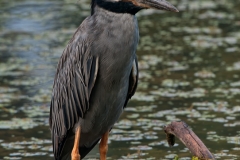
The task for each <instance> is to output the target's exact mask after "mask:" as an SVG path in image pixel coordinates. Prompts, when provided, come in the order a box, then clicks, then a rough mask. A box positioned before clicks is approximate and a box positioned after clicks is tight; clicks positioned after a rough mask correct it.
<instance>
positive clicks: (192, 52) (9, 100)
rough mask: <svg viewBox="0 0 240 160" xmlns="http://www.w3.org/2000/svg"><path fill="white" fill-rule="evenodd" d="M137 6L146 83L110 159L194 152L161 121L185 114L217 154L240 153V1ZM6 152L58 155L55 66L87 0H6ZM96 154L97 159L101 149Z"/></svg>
mask: <svg viewBox="0 0 240 160" xmlns="http://www.w3.org/2000/svg"><path fill="white" fill-rule="evenodd" d="M171 2H173V3H174V2H175V3H174V4H175V5H176V6H177V8H179V9H180V11H181V12H180V13H177V14H176V13H168V12H152V11H151V10H149V11H144V12H141V13H139V15H138V19H139V27H140V35H141V40H140V44H139V48H138V57H139V65H140V82H139V86H138V90H137V93H136V95H135V96H134V97H133V99H132V100H131V101H130V103H129V105H128V107H127V108H126V109H125V112H124V114H123V115H122V117H121V119H120V120H119V122H118V123H117V124H116V125H115V127H114V129H113V130H112V133H111V136H110V139H109V148H110V149H109V153H108V157H109V159H120V158H125V159H139V158H140V159H141V158H142V159H147V158H148V159H173V157H174V156H175V155H179V157H185V159H190V157H191V154H190V153H189V151H188V150H187V149H186V148H185V147H184V146H183V145H182V144H181V143H179V141H177V143H178V144H177V145H176V146H175V147H173V148H169V147H168V146H167V142H166V138H165V134H164V132H163V130H162V126H163V125H164V124H166V123H169V122H170V121H173V120H180V119H181V120H184V121H186V122H187V123H188V124H189V125H190V126H191V127H192V129H193V130H194V131H195V133H196V134H197V135H198V136H199V137H200V138H201V139H202V140H203V141H204V143H205V144H206V145H207V146H208V147H209V148H210V151H211V152H213V153H214V154H215V156H216V157H217V158H218V159H227V158H228V159H239V158H238V157H239V156H240V153H239V150H240V137H239V135H240V130H239V129H238V128H239V126H240V116H239V112H240V107H239V106H240V100H239V99H240V77H239V72H240V48H239V46H240V32H239V27H240V21H239V19H240V13H239V12H240V10H239V8H240V2H238V1H227V0H219V1H214V0H204V1H201V2H200V1H190V0H185V1H180V2H179V1H174V0H172V1H171ZM0 14H1V16H0V143H1V144H0V159H3V158H5V159H8V158H9V157H11V158H12V159H14V158H15V159H52V156H53V155H52V149H51V141H50V131H49V128H48V113H49V102H50V96H51V87H52V81H53V77H54V73H55V69H56V64H57V61H58V58H59V56H60V55H61V53H62V50H63V49H64V47H65V46H66V43H67V41H68V40H69V39H70V37H71V35H72V34H73V33H74V31H75V29H76V28H77V26H78V25H79V24H80V22H81V21H82V20H83V18H84V17H86V16H87V15H88V14H89V2H88V1H81V2H79V1H76V2H72V1H69V0H63V1H55V0H51V1H46V0H43V1H36V0H19V1H10V2H9V1H6V0H2V1H0ZM89 157H98V151H97V148H95V149H94V150H93V151H92V152H91V153H90V155H89Z"/></svg>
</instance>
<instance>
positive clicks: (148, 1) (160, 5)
mask: <svg viewBox="0 0 240 160" xmlns="http://www.w3.org/2000/svg"><path fill="white" fill-rule="evenodd" d="M131 1H135V2H136V3H135V4H137V5H138V6H140V7H144V8H154V9H159V10H167V11H172V12H179V11H178V9H177V8H176V7H174V6H173V5H172V4H171V3H169V2H167V1H165V0H131Z"/></svg>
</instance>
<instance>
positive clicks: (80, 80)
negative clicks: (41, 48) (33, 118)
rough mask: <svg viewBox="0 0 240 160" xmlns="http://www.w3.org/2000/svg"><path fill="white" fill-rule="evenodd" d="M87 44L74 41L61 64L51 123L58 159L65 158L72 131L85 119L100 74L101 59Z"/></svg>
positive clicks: (53, 97) (64, 52) (62, 58)
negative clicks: (61, 155)
mask: <svg viewBox="0 0 240 160" xmlns="http://www.w3.org/2000/svg"><path fill="white" fill-rule="evenodd" d="M85 42H86V41H85V40H79V41H70V43H69V44H68V45H67V48H66V49H65V50H64V51H63V54H62V56H61V58H60V60H59V64H58V68H57V73H56V76H55V79H54V85H53V93H52V100H51V104H50V108H51V109H50V118H49V123H50V126H51V131H52V139H53V150H54V155H55V157H59V156H60V154H61V150H62V147H63V145H64V144H63V143H64V139H65V137H66V136H67V132H68V130H70V129H71V128H73V127H74V125H75V124H76V123H77V122H78V120H79V118H84V114H85V113H86V112H87V110H88V109H89V99H90V95H91V91H92V89H93V87H94V84H95V81H96V77H97V72H98V57H94V56H92V55H91V53H90V49H89V48H90V47H89V45H86V44H84V43H85ZM76 43H77V44H76Z"/></svg>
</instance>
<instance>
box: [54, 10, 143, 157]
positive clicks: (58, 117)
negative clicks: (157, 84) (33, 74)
mask: <svg viewBox="0 0 240 160" xmlns="http://www.w3.org/2000/svg"><path fill="white" fill-rule="evenodd" d="M95 9H96V10H97V12H98V14H94V15H92V16H91V17H88V18H86V19H85V20H84V21H83V23H82V24H81V25H80V26H79V28H78V29H77V31H76V33H75V34H74V36H73V38H72V39H71V40H70V42H69V44H68V45H67V48H66V49H65V50H64V51H63V55H62V56H61V58H60V61H59V64H58V70H57V74H56V77H55V80H54V86H53V94H52V101H51V114H50V126H51V128H52V138H53V141H54V142H53V146H54V154H55V156H57V157H58V156H59V155H61V150H62V148H61V149H59V146H61V145H64V144H63V143H65V141H66V140H67V139H66V136H67V132H68V131H69V132H71V130H72V129H74V126H75V125H76V123H80V126H81V127H82V133H81V140H80V146H83V147H86V148H91V147H92V145H93V144H94V143H95V142H96V141H98V140H99V139H100V138H101V136H102V135H103V134H104V133H105V132H106V131H107V130H110V129H111V128H112V126H113V125H114V123H115V122H116V121H117V120H118V118H119V116H120V115H121V113H122V111H123V107H124V105H125V104H126V103H127V101H128V99H129V98H130V97H131V96H132V95H133V94H134V92H135V89H136V85H137V79H138V71H137V68H136V67H137V58H136V54H135V52H136V48H137V43H138V39H139V34H138V26H137V19H136V17H135V16H133V15H130V14H124V15H121V14H112V13H111V14H110V12H108V11H106V10H104V9H102V8H99V7H96V8H95ZM114 19H118V20H119V21H115V20H114ZM122 33H124V34H122ZM116 40H117V41H116ZM99 42H101V43H99ZM132 70H133V72H132V74H131V71H132ZM129 83H130V84H131V86H130V85H129ZM69 134H70V133H69ZM68 138H69V139H71V142H68V143H71V145H70V146H68V147H69V149H72V147H73V138H74V137H73V134H72V137H68ZM69 141H70V140H69ZM61 147H63V146H61ZM70 153H71V151H70V152H69V155H68V156H70ZM83 154H84V153H82V154H81V150H80V155H81V157H82V158H83ZM63 156H64V155H63Z"/></svg>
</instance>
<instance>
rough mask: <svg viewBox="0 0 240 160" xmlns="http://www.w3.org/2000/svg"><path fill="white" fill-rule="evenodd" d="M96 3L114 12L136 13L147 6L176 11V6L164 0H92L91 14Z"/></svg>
mask: <svg viewBox="0 0 240 160" xmlns="http://www.w3.org/2000/svg"><path fill="white" fill-rule="evenodd" d="M96 5H98V6H99V7H102V8H104V9H107V10H109V11H111V12H115V13H130V14H136V13H137V12H138V11H140V10H142V9H148V8H153V9H159V10H167V11H173V12H178V10H177V8H175V7H174V6H173V5H172V4H170V3H169V2H167V1H165V0H92V14H94V7H95V6H96Z"/></svg>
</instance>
